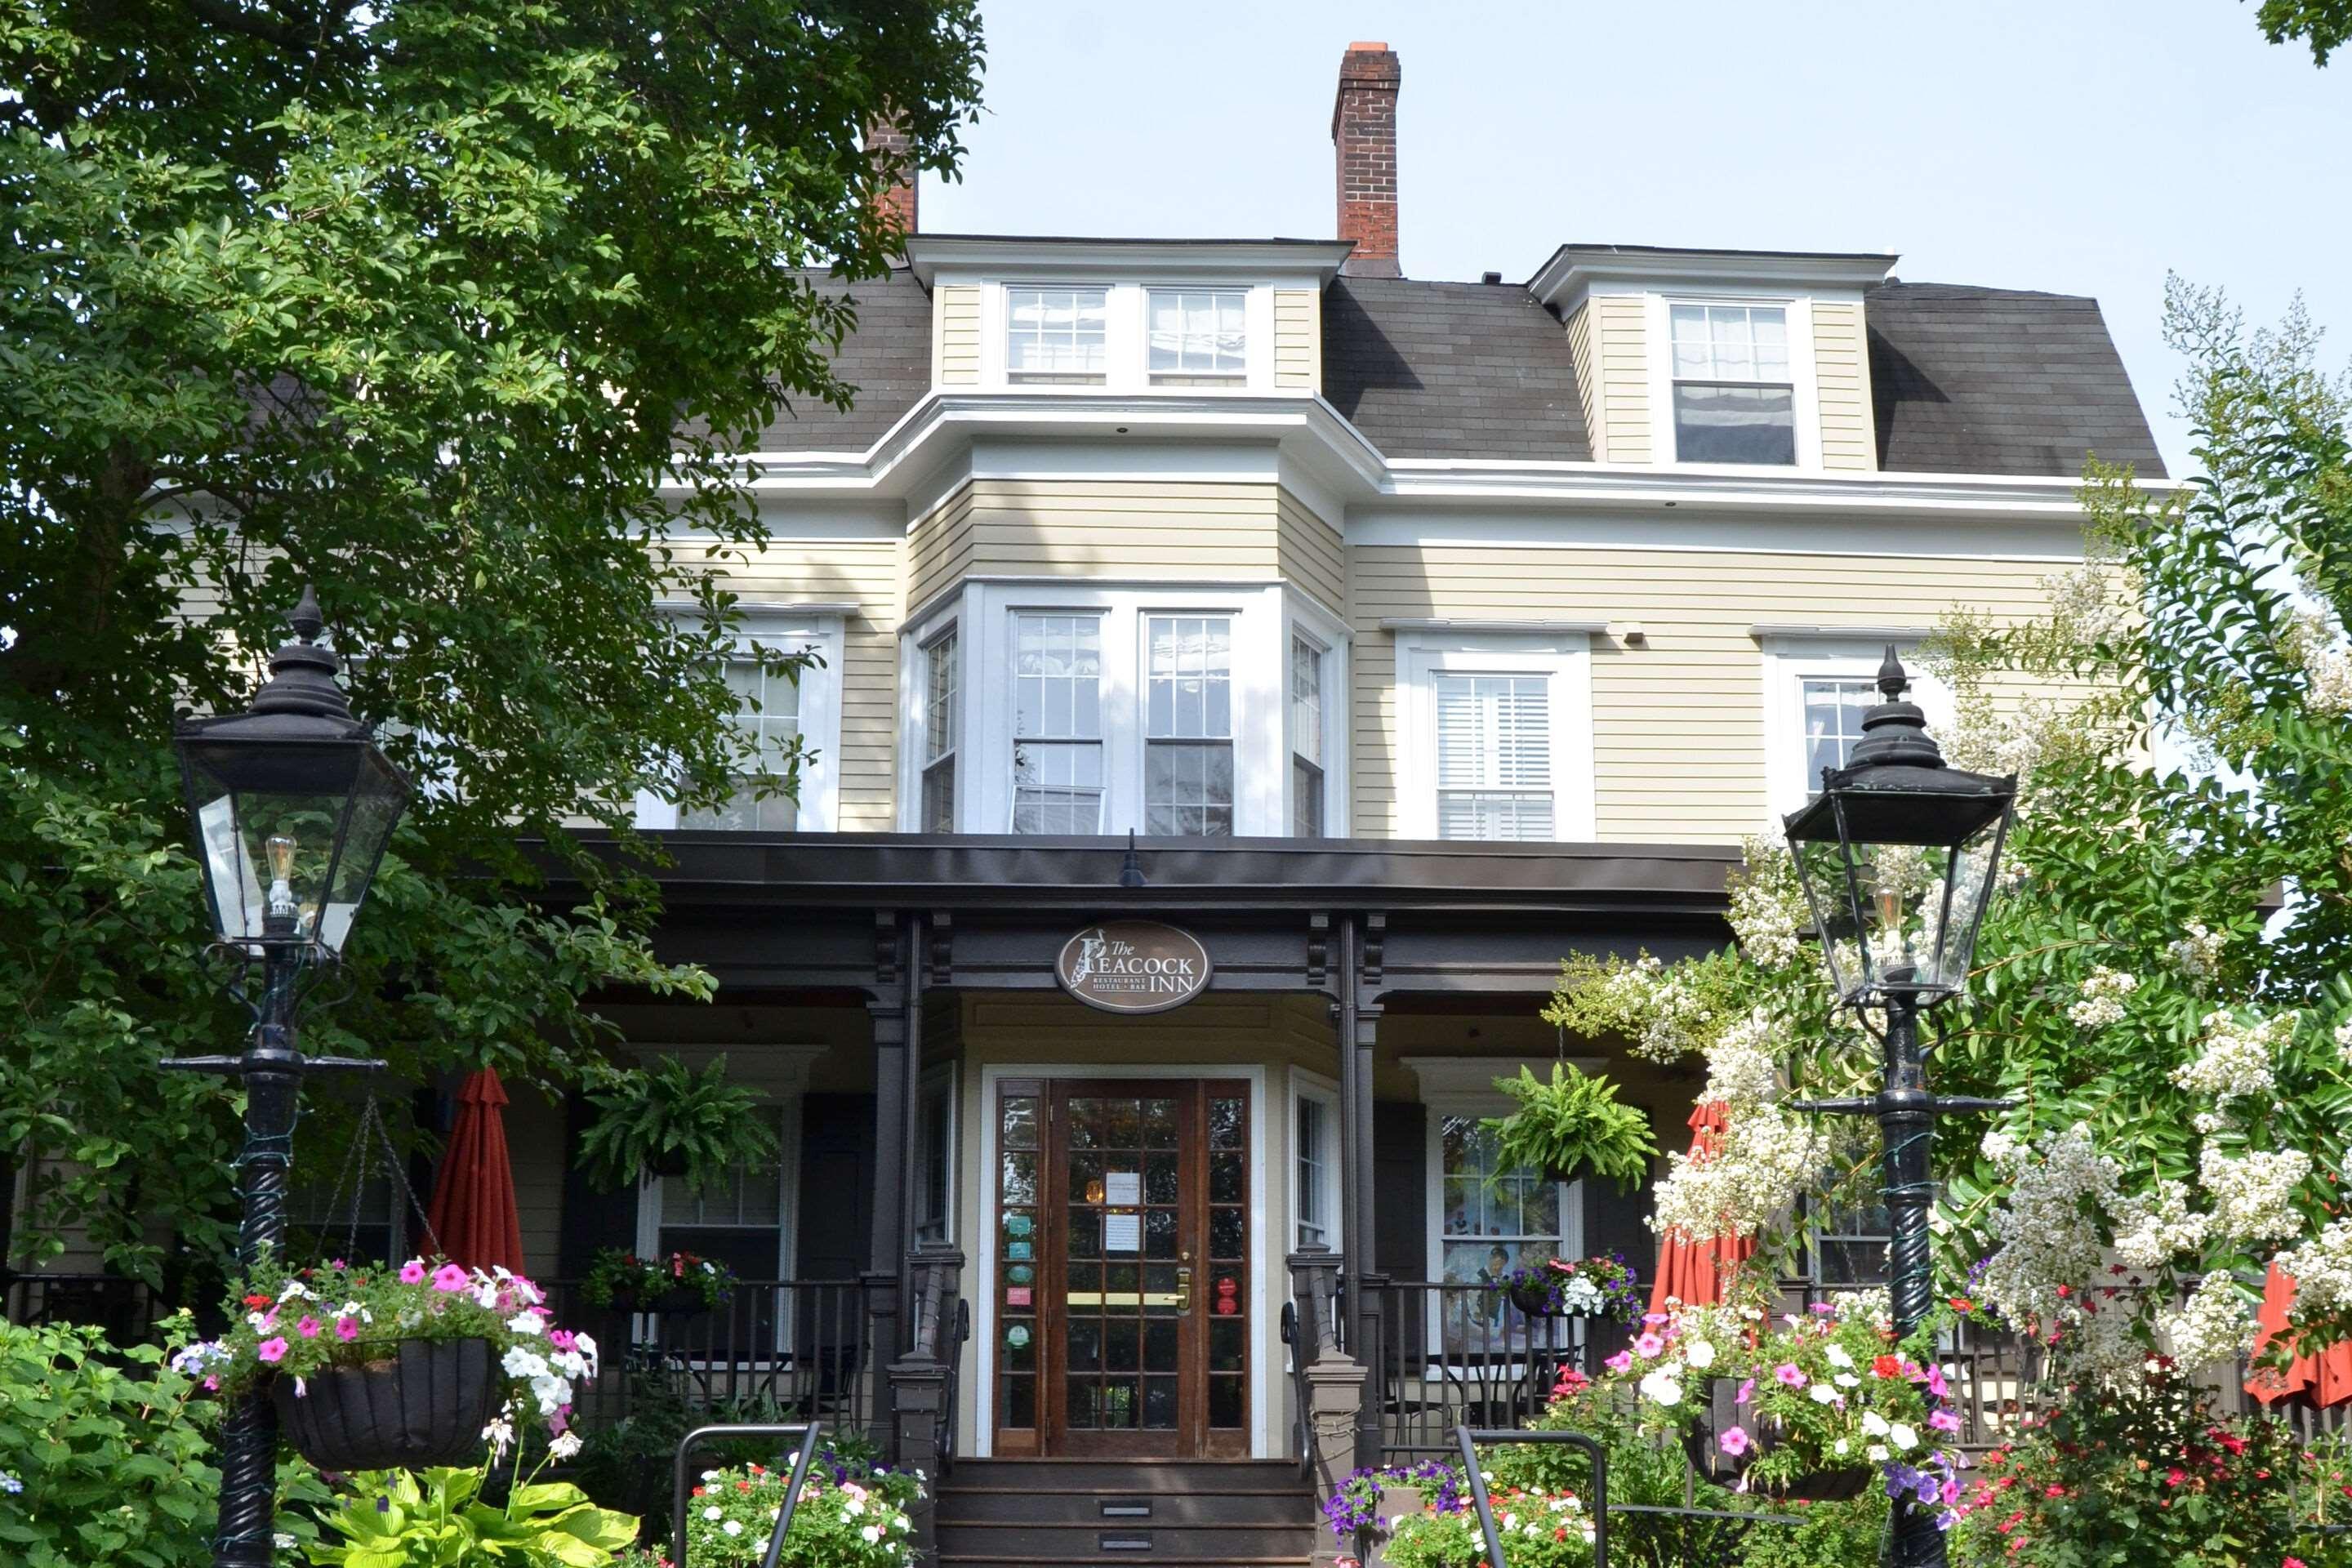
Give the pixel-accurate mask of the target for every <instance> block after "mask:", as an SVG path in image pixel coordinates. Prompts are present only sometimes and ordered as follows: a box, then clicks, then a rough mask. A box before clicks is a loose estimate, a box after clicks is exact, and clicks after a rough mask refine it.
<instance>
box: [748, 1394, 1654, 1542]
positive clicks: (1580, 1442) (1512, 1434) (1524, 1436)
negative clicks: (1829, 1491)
mask: <svg viewBox="0 0 2352 1568" xmlns="http://www.w3.org/2000/svg"><path fill="white" fill-rule="evenodd" d="M1454 1440H1455V1441H1456V1442H1458V1443H1459V1444H1460V1445H1461V1446H1462V1468H1463V1471H1464V1473H1465V1474H1466V1475H1467V1476H1468V1477H1469V1478H1470V1500H1471V1501H1472V1502H1474V1503H1475V1504H1476V1505H1477V1507H1478V1529H1479V1531H1480V1533H1481V1534H1483V1535H1484V1536H1485V1538H1486V1561H1487V1563H1488V1564H1489V1565H1490V1568H1505V1564H1504V1562H1503V1538H1502V1537H1501V1536H1500V1535H1499V1534H1497V1533H1496V1530H1495V1505H1494V1504H1493V1503H1492V1502H1490V1501H1489V1500H1487V1497H1486V1472H1485V1471H1484V1470H1481V1469H1480V1468H1478V1449H1477V1445H1478V1444H1480V1443H1567V1444H1570V1445H1571V1446H1573V1447H1579V1448H1581V1449H1583V1450H1584V1451H1585V1453H1586V1454H1588V1455H1589V1456H1591V1459H1592V1500H1591V1506H1592V1568H1609V1455H1608V1453H1607V1451H1606V1450H1604V1449H1603V1448H1602V1447H1601V1444H1600V1441H1599V1440H1598V1439H1596V1438H1593V1437H1589V1436H1585V1435H1584V1434H1583V1433H1581V1432H1529V1431H1513V1430H1511V1429H1509V1428H1503V1429H1500V1430H1496V1429H1491V1428H1489V1429H1486V1430H1481V1431H1475V1432H1474V1431H1472V1430H1471V1429H1470V1428H1469V1427H1468V1426H1456V1427H1455V1428H1454ZM771 1568H772V1565H771Z"/></svg>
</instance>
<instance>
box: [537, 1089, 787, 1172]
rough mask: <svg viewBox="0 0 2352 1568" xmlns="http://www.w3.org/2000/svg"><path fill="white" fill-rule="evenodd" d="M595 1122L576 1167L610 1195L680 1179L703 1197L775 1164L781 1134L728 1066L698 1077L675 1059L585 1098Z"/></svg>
mask: <svg viewBox="0 0 2352 1568" xmlns="http://www.w3.org/2000/svg"><path fill="white" fill-rule="evenodd" d="M588 1100H589V1102H590V1103H591V1104H593V1106H594V1107H595V1108H596V1119H595V1121H593V1122H592V1123H590V1125H589V1127H588V1129H587V1131H584V1132H583V1133H582V1134H581V1135H580V1149H579V1155H578V1163H579V1166H580V1168H581V1169H582V1170H583V1171H585V1172H586V1173H588V1174H589V1175H590V1176H591V1177H593V1178H594V1179H595V1180H596V1181H598V1182H600V1183H602V1184H604V1185H605V1186H607V1187H623V1186H627V1185H630V1184H634V1183H635V1182H636V1181H637V1180H638V1179H639V1178H640V1177H641V1176H648V1175H652V1176H672V1177H682V1178H683V1179H684V1180H685V1182H686V1185H687V1190H688V1191H689V1192H691V1193H695V1194H701V1193H705V1192H709V1191H711V1190H713V1189H715V1188H717V1187H719V1186H721V1185H723V1184H725V1183H726V1182H727V1181H728V1180H729V1179H730V1178H731V1176H732V1175H733V1173H734V1172H735V1170H736V1168H737V1167H738V1166H740V1165H751V1164H757V1163H760V1162H761V1161H763V1160H771V1159H773V1158H774V1157H775V1153H776V1133H775V1130H774V1128H772V1126H770V1125H769V1116H768V1112H767V1110H766V1107H765V1106H764V1105H763V1103H762V1102H761V1099H760V1097H759V1095H758V1094H756V1093H754V1092H753V1091H752V1090H751V1089H746V1088H744V1087H743V1086H742V1085H741V1084H739V1083H730V1082H729V1081H728V1080H727V1058H725V1057H719V1058H715V1059H714V1060H712V1062H711V1063H710V1065H709V1067H707V1068H704V1069H703V1070H702V1071H700V1072H697V1071H695V1070H694V1069H693V1068H690V1067H688V1066H687V1065H686V1064H685V1063H684V1062H682V1061H680V1060H678V1059H677V1058H676V1057H663V1058H659V1059H658V1060H656V1062H655V1063H654V1064H653V1065H652V1066H651V1067H648V1068H642V1069H640V1070H638V1071H635V1072H627V1073H614V1075H613V1076H612V1078H611V1079H609V1080H608V1081H607V1082H605V1083H604V1084H603V1085H602V1086H600V1087H598V1088H595V1089H590V1090H589V1091H588Z"/></svg>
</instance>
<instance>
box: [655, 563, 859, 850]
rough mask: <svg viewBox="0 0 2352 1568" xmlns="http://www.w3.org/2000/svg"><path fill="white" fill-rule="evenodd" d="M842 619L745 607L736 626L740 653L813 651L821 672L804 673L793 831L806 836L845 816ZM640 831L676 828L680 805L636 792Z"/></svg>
mask: <svg viewBox="0 0 2352 1568" xmlns="http://www.w3.org/2000/svg"><path fill="white" fill-rule="evenodd" d="M844 643H845V634H844V627H843V618H842V617H841V616H837V615H818V616H811V615H802V614H797V613H794V612H791V611H779V610H772V609H761V608H758V607H754V606H744V607H743V610H742V616H741V618H740V620H739V621H738V622H737V623H736V638H735V644H736V647H738V648H749V647H754V646H761V647H773V648H780V649H782V650H783V651H785V652H788V653H791V652H798V651H799V650H800V649H802V648H811V649H814V651H815V653H816V655H817V657H818V658H821V659H822V660H824V663H823V664H822V666H811V667H809V668H805V669H803V670H802V671H801V679H800V686H799V696H800V735H801V748H802V752H803V755H802V757H801V771H800V781H799V792H800V793H799V795H798V798H797V799H796V800H795V801H794V803H793V804H794V805H795V806H796V807H797V808H798V809H797V810H796V812H795V814H794V817H793V827H794V828H795V830H796V831H799V832H802V833H827V832H830V831H832V829H833V826H834V824H835V823H836V822H837V821H839V820H840V811H841V681H842V667H841V666H842V648H843V645H844ZM636 815H637V826H639V827H645V828H662V827H676V826H677V820H678V809H677V802H676V801H674V800H665V799H663V798H662V797H661V796H659V795H655V794H654V793H652V792H651V791H648V790H640V791H638V792H637V801H636Z"/></svg>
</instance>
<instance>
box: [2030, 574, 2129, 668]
mask: <svg viewBox="0 0 2352 1568" xmlns="http://www.w3.org/2000/svg"><path fill="white" fill-rule="evenodd" d="M2042 593H2043V594H2044V595H2047V596H2048V598H2049V600H2050V612H2051V621H2052V624H2053V626H2055V628H2056V629H2057V630H2058V632H2059V633H2060V634H2061V635H2062V636H2063V637H2068V638H2070V639H2072V640H2073V641H2074V642H2077V643H2081V644H2083V645H2084V646H2085V647H2087V646H2089V645H2091V644H2094V643H2102V642H2113V641H2114V640H2115V639H2116V637H2119V636H2120V635H2121V634H2123V633H2124V632H2126V631H2128V630H2129V629H2130V628H2131V621H2132V612H2131V606H2130V605H2128V604H2127V603H2126V601H2125V600H2124V599H2123V597H2122V596H2121V595H2118V594H2117V593H2116V574H2115V569H2114V568H2113V567H2111V566H2109V565H2107V564H2106V563H2104V562H2100V561H2085V562H2084V563H2082V564H2081V565H2080V566H2076V567H2073V568H2071V569H2069V570H2067V571H2064V572H2053V573H2050V574H2047V575H2046V576H2044V577H2043V578H2042Z"/></svg>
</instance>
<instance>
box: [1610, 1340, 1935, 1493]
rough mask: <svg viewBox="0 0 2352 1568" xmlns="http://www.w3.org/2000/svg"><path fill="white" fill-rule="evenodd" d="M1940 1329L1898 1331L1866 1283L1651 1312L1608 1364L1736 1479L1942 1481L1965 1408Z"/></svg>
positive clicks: (1792, 1485)
mask: <svg viewBox="0 0 2352 1568" xmlns="http://www.w3.org/2000/svg"><path fill="white" fill-rule="evenodd" d="M1932 1336H1933V1327H1932V1325H1931V1326H1930V1327H1929V1328H1926V1329H1923V1330H1921V1331H1920V1332H1919V1334H1918V1335H1916V1336H1915V1337H1914V1338H1913V1339H1911V1340H1909V1341H1906V1342H1901V1343H1898V1342H1896V1341H1895V1337H1894V1334H1893V1332H1892V1331H1891V1330H1890V1329H1889V1328H1888V1327H1887V1324H1886V1318H1885V1311H1884V1307H1883V1298H1882V1299H1880V1300H1873V1299H1871V1298H1870V1297H1869V1296H1867V1295H1864V1296H1857V1297H1849V1298H1844V1299H1843V1300H1842V1301H1841V1303H1840V1304H1838V1305H1836V1306H1832V1305H1830V1304H1827V1303H1824V1304H1821V1305H1817V1306H1815V1307H1814V1308H1812V1309H1811V1310H1810V1311H1808V1312H1806V1313H1803V1314H1790V1315H1789V1316H1786V1317H1783V1318H1781V1319H1780V1320H1779V1321H1777V1322H1775V1321H1772V1320H1770V1319H1768V1318H1767V1317H1766V1316H1765V1314H1764V1312H1763V1311H1762V1310H1760V1309H1759V1308H1757V1307H1754V1306H1748V1307H1709V1308H1699V1309H1694V1310H1685V1311H1684V1312H1682V1313H1680V1314H1677V1315H1675V1316H1673V1317H1669V1318H1664V1319H1644V1320H1643V1331H1642V1332H1641V1334H1639V1335H1638V1336H1636V1338H1635V1339H1634V1341H1633V1344H1632V1345H1631V1346H1630V1347H1628V1348H1627V1349H1625V1350H1622V1351H1620V1352H1617V1353H1616V1354H1615V1355H1612V1356H1610V1357H1609V1358H1608V1359H1607V1360H1606V1361H1605V1362H1603V1363H1602V1365H1603V1366H1604V1367H1605V1368H1606V1373H1605V1374H1604V1379H1603V1383H1604V1384H1606V1383H1611V1382H1613V1383H1617V1384H1626V1383H1630V1384H1633V1390H1632V1392H1633V1401H1634V1409H1635V1413H1636V1419H1637V1422H1638V1424H1639V1425H1640V1426H1642V1427H1643V1429H1644V1430H1646V1431H1648V1432H1650V1433H1651V1434H1652V1435H1654V1436H1659V1437H1665V1438H1679V1439H1680V1441H1681V1442H1682V1444H1683V1447H1684V1450H1685V1453H1686V1454H1687V1455H1688V1456H1689V1458H1690V1461H1691V1465H1692V1468H1694V1469H1695V1470H1696V1472H1697V1473H1698V1474H1699V1476H1700V1477H1701V1478H1702V1479H1706V1480H1709V1481H1712V1482H1714V1483H1716V1484H1717V1485H1719V1486H1725V1487H1728V1488H1730V1489H1733V1490H1736V1491H1744V1492H1756V1493H1761V1494H1764V1495H1767V1496H1770V1497H1775V1498H1783V1499H1790V1500H1800V1499H1801V1500H1814V1501H1825V1500H1832V1499H1838V1498H1850V1497H1858V1496H1860V1495H1861V1494H1862V1493H1863V1492H1864V1490H1866V1489H1868V1488H1869V1487H1870V1485H1871V1484H1872V1482H1873V1480H1874V1479H1884V1480H1885V1482H1886V1483H1887V1484H1888V1485H1889V1486H1897V1487H1900V1488H1902V1489H1906V1490H1916V1489H1918V1488H1919V1487H1920V1486H1921V1485H1922V1484H1923V1483H1924V1482H1925V1481H1926V1480H1928V1479H1932V1480H1933V1481H1934V1482H1935V1483H1936V1485H1937V1489H1939V1490H1940V1489H1942V1488H1943V1486H1944V1483H1945V1482H1947V1481H1949V1480H1952V1479H1953V1478H1954V1474H1955V1471H1956V1470H1957V1468H1958V1461H1957V1460H1956V1458H1954V1456H1953V1454H1952V1453H1951V1452H1950V1451H1948V1449H1946V1448H1944V1447H1940V1445H1942V1444H1944V1443H1946V1442H1948V1440H1949V1435H1950V1434H1952V1433H1954V1432H1956V1431H1958V1428H1959V1420H1958V1417H1957V1416H1956V1415H1953V1414H1952V1413H1951V1412H1949V1411H1948V1410H1945V1409H1943V1408H1942V1407H1941V1404H1940V1402H1941V1401H1942V1400H1943V1399H1944V1397H1945V1396H1946V1395H1947V1394H1948V1392H1949V1391H1948V1388H1947V1386H1946V1384H1945V1380H1944V1375H1943V1373H1942V1371H1941V1370H1940V1369H1939V1368H1937V1366H1935V1365H1934V1364H1933V1360H1932V1358H1933V1354H1934V1340H1933V1337H1932ZM1954 1490H1955V1491H1957V1486H1956V1485H1955V1487H1954Z"/></svg>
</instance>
